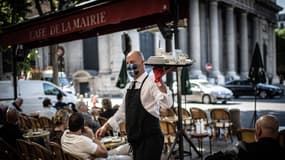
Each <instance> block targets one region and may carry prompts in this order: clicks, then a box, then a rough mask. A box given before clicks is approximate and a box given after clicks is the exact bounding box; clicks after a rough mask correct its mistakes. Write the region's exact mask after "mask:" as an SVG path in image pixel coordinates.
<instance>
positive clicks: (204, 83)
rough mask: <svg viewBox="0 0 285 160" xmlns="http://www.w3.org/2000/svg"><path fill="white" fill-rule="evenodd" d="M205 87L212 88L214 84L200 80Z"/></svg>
mask: <svg viewBox="0 0 285 160" xmlns="http://www.w3.org/2000/svg"><path fill="white" fill-rule="evenodd" d="M199 83H200V84H201V85H202V86H203V87H206V88H211V87H213V86H214V85H213V84H211V83H208V82H199Z"/></svg>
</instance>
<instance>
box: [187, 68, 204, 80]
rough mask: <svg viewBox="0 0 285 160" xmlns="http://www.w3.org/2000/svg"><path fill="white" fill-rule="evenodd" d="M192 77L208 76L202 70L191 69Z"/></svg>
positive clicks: (201, 77)
mask: <svg viewBox="0 0 285 160" xmlns="http://www.w3.org/2000/svg"><path fill="white" fill-rule="evenodd" d="M190 77H191V79H205V80H206V79H207V76H206V75H204V74H203V73H202V71H201V70H194V71H193V70H192V71H190Z"/></svg>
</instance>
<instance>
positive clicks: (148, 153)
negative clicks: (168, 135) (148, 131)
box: [131, 134, 164, 160]
mask: <svg viewBox="0 0 285 160" xmlns="http://www.w3.org/2000/svg"><path fill="white" fill-rule="evenodd" d="M163 142H164V137H163V135H161V134H157V135H154V136H150V137H147V138H145V139H144V140H141V141H140V142H139V143H136V144H132V145H131V146H132V149H133V158H134V160H160V157H161V153H162V149H163Z"/></svg>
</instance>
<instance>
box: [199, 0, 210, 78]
mask: <svg viewBox="0 0 285 160" xmlns="http://www.w3.org/2000/svg"><path fill="white" fill-rule="evenodd" d="M205 3H206V2H204V1H201V2H200V9H199V10H200V40H201V44H200V46H201V70H203V71H206V69H205V65H206V63H209V62H210V58H209V56H208V55H209V47H208V39H209V38H208V33H209V32H208V30H207V28H208V26H209V25H208V21H207V20H206V17H207V16H206V14H207V13H206V4H205ZM206 74H207V75H208V72H207V71H206Z"/></svg>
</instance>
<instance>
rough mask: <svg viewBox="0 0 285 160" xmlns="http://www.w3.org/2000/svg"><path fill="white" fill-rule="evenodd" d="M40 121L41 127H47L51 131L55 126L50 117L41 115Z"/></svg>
mask: <svg viewBox="0 0 285 160" xmlns="http://www.w3.org/2000/svg"><path fill="white" fill-rule="evenodd" d="M39 122H40V125H41V128H43V129H47V130H49V131H51V130H53V128H54V124H53V121H52V120H51V119H49V118H48V117H40V118H39Z"/></svg>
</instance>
